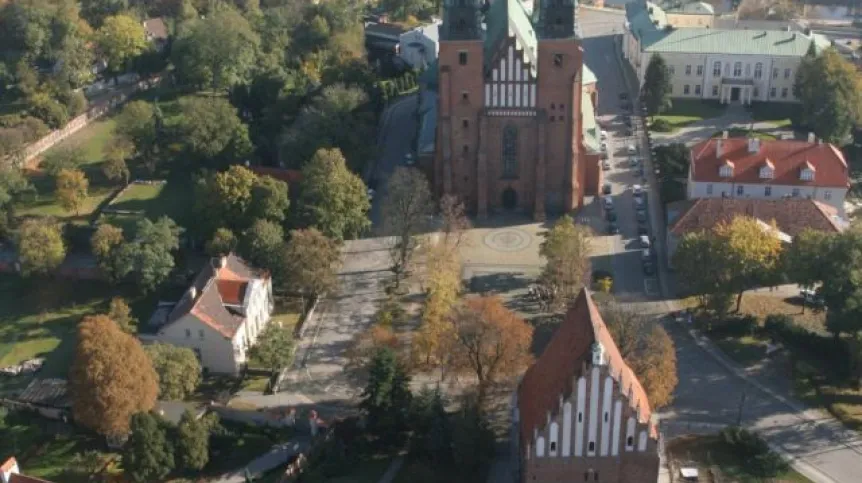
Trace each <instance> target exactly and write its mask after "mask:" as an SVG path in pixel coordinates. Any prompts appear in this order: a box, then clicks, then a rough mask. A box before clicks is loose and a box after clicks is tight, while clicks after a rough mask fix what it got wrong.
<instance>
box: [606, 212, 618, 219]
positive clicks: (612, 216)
mask: <svg viewBox="0 0 862 483" xmlns="http://www.w3.org/2000/svg"><path fill="white" fill-rule="evenodd" d="M605 219H606V220H608V221H617V214H616V213H614V212H613V211H608V212H606V213H605Z"/></svg>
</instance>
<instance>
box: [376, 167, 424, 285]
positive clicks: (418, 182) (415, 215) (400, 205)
mask: <svg viewBox="0 0 862 483" xmlns="http://www.w3.org/2000/svg"><path fill="white" fill-rule="evenodd" d="M433 207H434V204H433V200H432V198H431V189H430V188H429V187H428V180H426V179H425V175H423V174H422V172H421V171H419V170H417V169H413V168H403V167H398V168H395V172H394V173H393V174H392V176H391V177H390V178H389V182H388V183H386V198H385V199H384V202H383V218H384V223H385V226H386V232H387V234H389V235H390V236H394V237H395V244H394V245H393V246H392V248H391V249H390V252H391V253H390V256H391V258H392V271H393V272H394V273H395V287H396V288H397V287H398V286H399V285H400V284H401V278H402V276H403V275H404V272H406V271H407V268H408V263H409V259H410V255H411V253H412V252H413V249H414V248H415V237H416V235H418V234H419V233H420V232H421V230H422V228H424V227H425V226H426V225H427V224H428V217H429V216H430V215H431V213H432V210H433Z"/></svg>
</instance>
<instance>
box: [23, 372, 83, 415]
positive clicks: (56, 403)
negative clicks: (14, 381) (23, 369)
mask: <svg viewBox="0 0 862 483" xmlns="http://www.w3.org/2000/svg"><path fill="white" fill-rule="evenodd" d="M67 387H68V386H67V383H66V380H65V379H33V380H32V381H30V384H28V385H27V388H26V389H24V391H22V392H21V394H19V395H18V397H17V398H15V400H17V401H20V402H25V403H28V404H33V405H36V406H45V407H52V408H61V409H62V408H70V407H72V402H71V400H70V399H69V395H68V389H67Z"/></svg>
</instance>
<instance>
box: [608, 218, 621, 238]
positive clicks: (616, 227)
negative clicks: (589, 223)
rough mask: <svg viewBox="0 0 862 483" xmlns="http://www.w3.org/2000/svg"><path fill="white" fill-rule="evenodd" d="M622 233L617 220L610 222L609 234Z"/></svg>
mask: <svg viewBox="0 0 862 483" xmlns="http://www.w3.org/2000/svg"><path fill="white" fill-rule="evenodd" d="M619 233H620V226H619V225H617V224H616V223H615V222H613V221H612V222H610V223H608V235H618V234H619Z"/></svg>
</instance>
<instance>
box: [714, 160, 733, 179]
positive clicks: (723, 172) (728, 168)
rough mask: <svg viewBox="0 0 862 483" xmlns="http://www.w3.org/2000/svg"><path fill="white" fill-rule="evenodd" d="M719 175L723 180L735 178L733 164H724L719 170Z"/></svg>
mask: <svg viewBox="0 0 862 483" xmlns="http://www.w3.org/2000/svg"><path fill="white" fill-rule="evenodd" d="M718 175H719V176H721V177H722V178H730V177H731V176H733V163H731V162H730V161H725V162H724V164H722V165H721V167H720V168H718Z"/></svg>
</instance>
